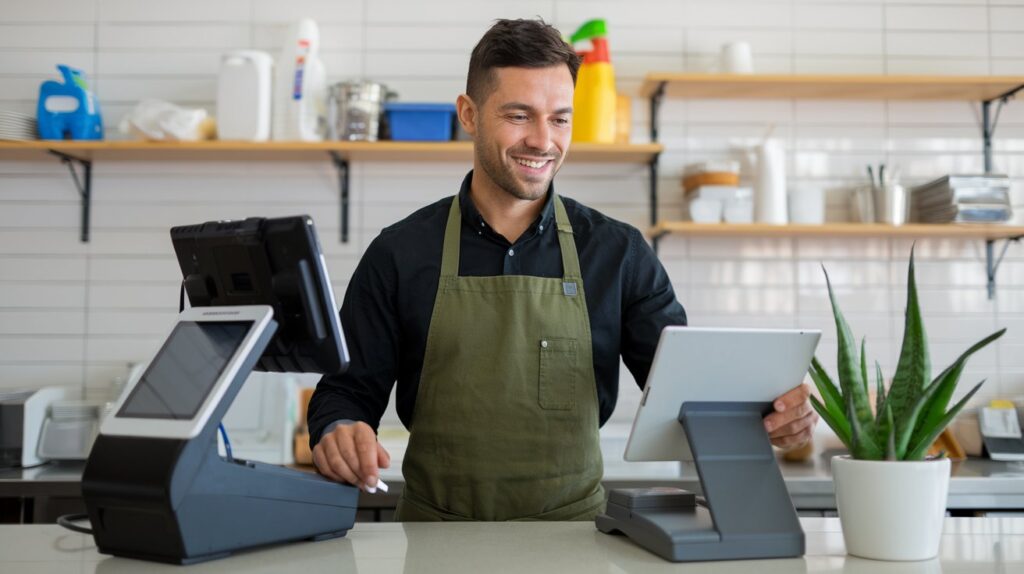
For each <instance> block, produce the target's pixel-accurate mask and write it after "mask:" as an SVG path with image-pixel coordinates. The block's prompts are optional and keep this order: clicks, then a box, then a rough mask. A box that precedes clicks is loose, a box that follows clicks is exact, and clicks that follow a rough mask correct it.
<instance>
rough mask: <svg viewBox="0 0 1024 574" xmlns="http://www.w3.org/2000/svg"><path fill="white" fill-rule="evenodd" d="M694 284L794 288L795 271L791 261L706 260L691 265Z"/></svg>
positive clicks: (691, 282)
mask: <svg viewBox="0 0 1024 574" xmlns="http://www.w3.org/2000/svg"><path fill="white" fill-rule="evenodd" d="M689 272H690V284H691V285H693V286H703V285H720V286H723V287H740V286H750V287H761V286H765V287H766V286H787V285H793V283H794V275H795V270H794V268H793V264H792V263H791V262H789V261H779V262H774V261H724V260H723V261H706V260H694V261H693V262H692V263H691V264H690V270H689Z"/></svg>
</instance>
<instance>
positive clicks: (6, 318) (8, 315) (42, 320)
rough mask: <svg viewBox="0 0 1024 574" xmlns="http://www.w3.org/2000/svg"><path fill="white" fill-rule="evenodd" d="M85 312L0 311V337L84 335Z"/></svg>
mask: <svg viewBox="0 0 1024 574" xmlns="http://www.w3.org/2000/svg"><path fill="white" fill-rule="evenodd" d="M84 334H85V310H64V309H45V308H43V309H31V310H22V309H12V308H3V309H0V335H84Z"/></svg>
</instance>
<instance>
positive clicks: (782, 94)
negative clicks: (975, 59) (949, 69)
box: [640, 72, 1024, 102]
mask: <svg viewBox="0 0 1024 574" xmlns="http://www.w3.org/2000/svg"><path fill="white" fill-rule="evenodd" d="M662 84H664V86H665V95H666V96H668V97H673V98H708V99H710V98H725V99H788V98H801V99H815V100H966V101H974V102H982V101H988V100H994V99H996V98H998V97H1000V96H1002V95H1004V94H1006V93H1009V92H1011V91H1013V90H1015V89H1017V88H1019V87H1021V86H1024V77H1020V76H880V75H844V76H835V75H791V74H682V73H669V72H653V73H650V74H648V75H647V77H646V78H645V79H644V83H643V85H642V86H641V88H640V95H641V96H642V97H645V98H649V97H651V96H652V95H653V94H654V93H655V91H656V90H657V89H658V87H659V86H661V85H662Z"/></svg>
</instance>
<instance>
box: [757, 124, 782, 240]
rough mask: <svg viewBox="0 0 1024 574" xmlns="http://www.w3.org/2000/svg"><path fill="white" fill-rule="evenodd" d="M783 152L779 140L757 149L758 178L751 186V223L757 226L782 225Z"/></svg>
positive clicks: (766, 142)
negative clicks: (762, 224)
mask: <svg viewBox="0 0 1024 574" xmlns="http://www.w3.org/2000/svg"><path fill="white" fill-rule="evenodd" d="M788 211H789V210H788V206H787V204H786V149H785V147H783V145H782V142H781V141H779V140H774V139H772V140H767V141H765V142H764V143H763V144H761V145H760V146H759V147H758V148H757V177H756V178H755V183H754V219H755V220H756V221H757V222H758V223H772V224H775V225H785V224H786V223H788V222H789V213H788Z"/></svg>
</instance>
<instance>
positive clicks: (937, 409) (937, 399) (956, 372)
mask: <svg viewBox="0 0 1024 574" xmlns="http://www.w3.org/2000/svg"><path fill="white" fill-rule="evenodd" d="M1004 333H1006V329H1002V330H999V331H996V332H995V333H992V334H991V335H989V336H988V337H985V338H984V339H982V340H980V341H978V342H977V343H975V344H974V345H972V346H971V347H970V348H969V349H967V350H966V351H964V352H963V354H962V355H960V357H959V358H957V360H956V361H954V362H953V364H951V365H950V366H948V367H946V370H944V371H942V372H941V373H940V374H939V376H938V377H936V378H935V379H936V381H933V382H938V384H939V389H938V391H937V392H936V393H935V395H934V396H933V397H932V399H931V400H930V401H929V402H928V404H927V405H926V406H925V409H924V416H923V417H921V419H920V420H919V421H918V422H917V425H916V428H915V429H914V435H913V439H911V442H913V443H914V444H917V443H918V442H919V441H920V440H921V439H923V438H924V433H925V431H924V429H925V428H931V427H932V426H934V425H935V424H937V423H938V422H939V421H940V420H942V417H943V416H945V414H946V407H947V406H949V401H950V399H951V398H952V397H953V391H955V390H956V385H957V382H958V381H959V380H960V375H961V374H963V371H964V367H965V366H966V365H967V359H969V358H970V357H971V355H973V354H974V353H976V352H978V351H980V350H981V349H983V348H984V347H985V346H987V345H988V344H989V343H991V342H992V341H995V340H996V339H998V338H999V337H1002V336H1003V334H1004Z"/></svg>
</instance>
